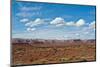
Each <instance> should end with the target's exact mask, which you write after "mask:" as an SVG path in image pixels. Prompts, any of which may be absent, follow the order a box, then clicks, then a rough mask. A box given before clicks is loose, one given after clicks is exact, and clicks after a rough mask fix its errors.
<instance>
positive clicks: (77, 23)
mask: <svg viewBox="0 0 100 67" xmlns="http://www.w3.org/2000/svg"><path fill="white" fill-rule="evenodd" d="M83 25H85V20H83V19H79V20H78V21H77V22H76V23H75V26H77V27H80V26H83Z"/></svg>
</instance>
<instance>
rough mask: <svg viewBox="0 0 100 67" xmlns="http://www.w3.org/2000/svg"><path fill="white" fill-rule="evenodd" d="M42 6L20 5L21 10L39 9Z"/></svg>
mask: <svg viewBox="0 0 100 67" xmlns="http://www.w3.org/2000/svg"><path fill="white" fill-rule="evenodd" d="M41 8H42V6H34V7H25V6H24V7H21V8H20V10H21V11H32V10H40V9H41Z"/></svg>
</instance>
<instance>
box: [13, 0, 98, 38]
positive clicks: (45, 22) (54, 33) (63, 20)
mask: <svg viewBox="0 0 100 67" xmlns="http://www.w3.org/2000/svg"><path fill="white" fill-rule="evenodd" d="M95 23H96V21H95V6H83V5H72V4H52V3H40V2H19V1H14V0H13V2H12V37H13V38H29V39H30V38H31V39H95Z"/></svg>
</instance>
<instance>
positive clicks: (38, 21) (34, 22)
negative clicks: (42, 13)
mask: <svg viewBox="0 0 100 67" xmlns="http://www.w3.org/2000/svg"><path fill="white" fill-rule="evenodd" d="M43 23H44V20H43V19H40V18H37V19H35V20H34V21H30V22H29V23H26V24H25V26H29V27H34V26H38V25H40V24H43Z"/></svg>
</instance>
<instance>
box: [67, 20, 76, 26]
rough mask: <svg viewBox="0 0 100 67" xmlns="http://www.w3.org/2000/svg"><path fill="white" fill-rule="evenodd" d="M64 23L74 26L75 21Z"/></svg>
mask: <svg viewBox="0 0 100 67" xmlns="http://www.w3.org/2000/svg"><path fill="white" fill-rule="evenodd" d="M66 25H67V26H74V25H75V23H74V22H73V21H70V22H67V23H66Z"/></svg>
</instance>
